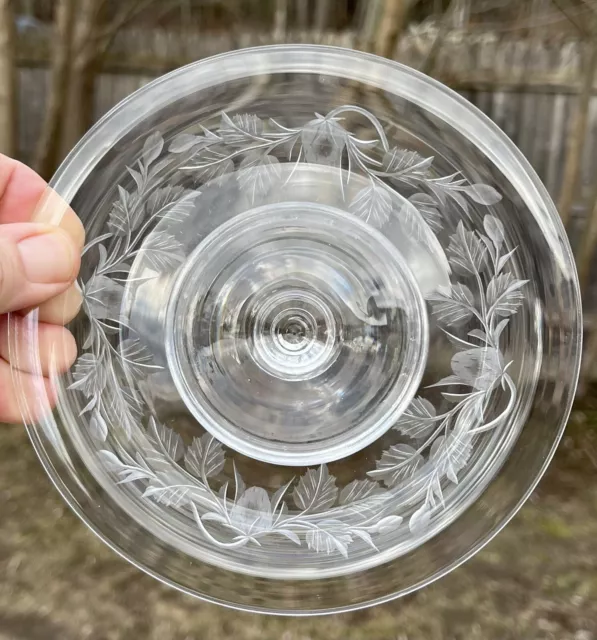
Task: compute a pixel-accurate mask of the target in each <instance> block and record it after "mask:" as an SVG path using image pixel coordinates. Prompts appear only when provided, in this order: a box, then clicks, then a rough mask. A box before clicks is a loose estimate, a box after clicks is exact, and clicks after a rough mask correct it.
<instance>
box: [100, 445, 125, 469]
mask: <svg viewBox="0 0 597 640" xmlns="http://www.w3.org/2000/svg"><path fill="white" fill-rule="evenodd" d="M99 456H100V458H101V460H102V461H103V463H104V466H105V467H106V469H108V471H115V472H118V471H122V469H123V468H124V464H123V463H122V461H121V460H120V458H119V457H118V456H117V455H116V454H115V453H112V451H108V450H107V449H101V450H100V451H99Z"/></svg>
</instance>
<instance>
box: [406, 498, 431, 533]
mask: <svg viewBox="0 0 597 640" xmlns="http://www.w3.org/2000/svg"><path fill="white" fill-rule="evenodd" d="M430 520H431V510H430V509H429V507H428V506H427V504H424V505H423V506H422V507H420V508H419V509H417V510H416V511H415V512H414V513H413V514H412V516H411V517H410V519H409V521H408V528H409V529H410V532H411V533H412V534H413V535H415V536H418V535H420V534H422V533H425V531H426V530H427V528H428V527H429V522H430Z"/></svg>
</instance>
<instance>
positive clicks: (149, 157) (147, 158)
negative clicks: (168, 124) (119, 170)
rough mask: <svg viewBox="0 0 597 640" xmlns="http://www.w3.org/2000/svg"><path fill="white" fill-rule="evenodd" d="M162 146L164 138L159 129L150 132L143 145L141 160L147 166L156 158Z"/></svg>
mask: <svg viewBox="0 0 597 640" xmlns="http://www.w3.org/2000/svg"><path fill="white" fill-rule="evenodd" d="M163 148H164V138H162V134H161V133H160V132H159V131H155V132H154V133H152V134H151V135H150V136H149V138H147V140H146V141H145V144H144V145H143V154H142V157H143V161H144V162H145V166H146V167H148V166H149V165H150V164H151V163H152V162H154V161H155V160H157V159H158V157H159V155H160V153H162V149H163Z"/></svg>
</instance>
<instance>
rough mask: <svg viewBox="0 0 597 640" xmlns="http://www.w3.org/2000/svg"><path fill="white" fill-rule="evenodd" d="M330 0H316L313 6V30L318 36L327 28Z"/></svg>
mask: <svg viewBox="0 0 597 640" xmlns="http://www.w3.org/2000/svg"><path fill="white" fill-rule="evenodd" d="M329 20H330V0H317V3H316V5H315V29H316V30H317V32H318V33H319V34H321V33H323V32H324V31H325V30H326V29H327V28H328V27H329Z"/></svg>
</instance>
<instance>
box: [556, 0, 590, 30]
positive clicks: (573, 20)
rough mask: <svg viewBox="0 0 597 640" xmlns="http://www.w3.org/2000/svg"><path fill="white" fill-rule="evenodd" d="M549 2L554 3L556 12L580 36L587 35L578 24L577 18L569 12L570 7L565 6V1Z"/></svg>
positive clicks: (583, 28)
mask: <svg viewBox="0 0 597 640" xmlns="http://www.w3.org/2000/svg"><path fill="white" fill-rule="evenodd" d="M551 1H552V2H553V3H554V5H555V6H556V8H557V9H558V11H560V13H561V14H562V15H563V16H564V17H565V18H566V19H567V20H568V21H569V22H570V24H572V25H573V26H574V28H575V29H577V30H578V31H579V32H580V34H581V35H582V36H587V35H589V34H588V31H587V29H586V28H585V27H584V26H583V25H582V24H581V23H580V22H578V20H577V16H575V15H574V14H573V13H572V11H571V10H570V7H568V6H567V5H566V1H567V0H551Z"/></svg>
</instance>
